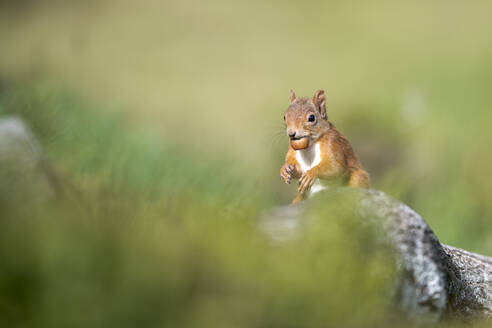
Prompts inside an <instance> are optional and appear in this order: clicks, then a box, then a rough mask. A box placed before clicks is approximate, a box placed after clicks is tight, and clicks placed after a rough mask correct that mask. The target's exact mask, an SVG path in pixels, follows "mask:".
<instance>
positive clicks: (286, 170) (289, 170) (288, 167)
mask: <svg viewBox="0 0 492 328" xmlns="http://www.w3.org/2000/svg"><path fill="white" fill-rule="evenodd" d="M293 173H294V165H292V164H287V163H285V164H284V165H283V166H282V168H281V169H280V177H281V178H282V180H284V182H285V183H286V184H290V180H291V179H292V174H293Z"/></svg>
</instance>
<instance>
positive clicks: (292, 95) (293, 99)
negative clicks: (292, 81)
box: [290, 89, 296, 104]
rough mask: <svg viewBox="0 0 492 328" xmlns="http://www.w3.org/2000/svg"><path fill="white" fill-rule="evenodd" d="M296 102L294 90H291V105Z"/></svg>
mask: <svg viewBox="0 0 492 328" xmlns="http://www.w3.org/2000/svg"><path fill="white" fill-rule="evenodd" d="M295 100H296V94H295V93H294V90H292V89H290V103H291V104H292V103H293V102H294V101H295Z"/></svg>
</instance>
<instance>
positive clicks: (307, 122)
mask: <svg viewBox="0 0 492 328" xmlns="http://www.w3.org/2000/svg"><path fill="white" fill-rule="evenodd" d="M284 120H285V125H286V130H287V136H288V137H289V138H290V145H291V146H292V148H294V149H295V150H300V149H305V148H308V147H309V146H311V145H313V144H314V143H315V142H316V141H317V140H318V139H319V138H320V137H321V136H322V135H323V132H325V131H326V130H327V129H329V127H330V124H329V122H328V117H327V115H326V98H325V92H324V91H323V90H318V91H316V92H315V93H314V96H313V98H312V99H310V98H296V95H295V93H294V91H292V90H290V106H289V108H287V111H286V112H285V115H284Z"/></svg>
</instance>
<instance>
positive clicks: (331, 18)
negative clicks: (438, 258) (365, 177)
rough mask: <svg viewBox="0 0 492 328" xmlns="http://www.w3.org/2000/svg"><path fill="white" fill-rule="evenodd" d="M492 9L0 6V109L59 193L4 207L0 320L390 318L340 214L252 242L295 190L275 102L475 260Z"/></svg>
mask: <svg viewBox="0 0 492 328" xmlns="http://www.w3.org/2000/svg"><path fill="white" fill-rule="evenodd" d="M491 7H492V6H491V5H490V4H489V3H487V2H482V1H476V2H463V3H449V2H448V3H444V2H442V1H437V0H436V1H425V2H423V1H422V2H394V1H377V2H371V3H369V2H363V1H355V2H340V1H302V2H301V1H298V2H283V1H256V0H253V1H224V0H212V1H198V0H190V1H173V2H169V1H150V0H149V1H139V2H137V1H125V0H106V1H83V2H77V1H55V0H45V1H12V2H9V1H2V2H0V45H1V47H2V51H0V114H1V115H2V116H3V115H9V114H17V115H20V116H21V117H22V118H24V119H25V120H26V122H27V123H28V124H29V126H30V127H31V128H32V129H33V131H34V132H35V134H36V135H37V136H38V138H39V139H40V142H41V144H42V146H43V149H44V151H45V154H46V157H47V159H48V161H49V162H50V163H52V165H53V166H54V167H55V169H56V170H57V171H58V172H60V174H61V176H62V180H63V183H66V184H69V185H70V186H71V187H67V188H68V189H69V190H68V191H67V193H68V194H69V197H68V199H66V200H64V201H63V202H60V201H56V200H54V201H53V202H52V203H50V204H48V205H46V206H42V207H41V208H38V207H35V208H28V209H26V208H24V207H25V206H27V205H26V204H19V205H16V206H13V207H14V209H15V208H16V207H19V208H22V212H16V211H15V210H14V211H11V207H12V205H13V204H1V205H0V206H2V212H1V217H2V222H1V224H2V225H4V226H3V227H2V229H0V243H1V250H0V270H1V271H0V309H1V311H2V315H1V317H2V319H1V320H4V321H3V322H4V323H5V324H4V325H8V326H15V325H17V326H50V327H52V326H71V325H79V326H84V327H87V326H104V327H107V326H112V325H114V326H135V325H137V324H138V325H143V326H180V327H186V326H210V327H221V326H224V327H225V326H228V327H229V326H244V327H255V326H257V327H260V326H261V327H263V326H281V327H284V326H326V325H327V323H330V324H329V325H333V326H341V325H343V324H345V325H348V326H350V325H352V326H361V325H364V324H365V325H366V326H369V325H378V324H384V323H385V322H388V320H391V315H390V314H388V313H387V312H386V309H387V307H385V306H383V303H385V302H387V301H388V300H387V299H385V298H384V297H382V295H383V294H384V292H385V291H387V290H386V289H385V288H389V286H387V285H386V284H384V281H385V280H386V279H387V278H389V277H390V276H391V275H392V270H391V268H390V267H388V265H387V263H388V262H387V258H386V257H385V256H384V255H385V253H384V252H383V253H381V251H380V250H379V249H378V247H376V246H374V247H372V246H371V245H370V240H371V238H370V235H369V237H368V236H367V233H369V234H370V232H366V231H359V228H358V227H357V221H356V220H355V219H354V218H353V215H352V214H351V213H349V212H346V211H344V210H343V209H340V208H339V207H338V206H335V207H333V206H328V205H326V207H323V206H321V208H318V207H314V209H313V211H312V218H311V220H307V222H308V223H306V226H305V227H303V229H304V230H303V234H302V237H300V238H299V239H296V240H292V241H288V242H285V243H281V244H272V243H271V241H269V240H268V238H267V237H266V236H265V235H264V234H263V233H262V232H260V231H259V230H258V228H257V226H258V218H259V217H260V216H261V213H263V211H265V210H267V209H268V208H270V207H272V206H275V205H278V204H286V203H288V202H289V201H290V199H291V198H292V197H293V194H294V190H295V187H294V186H286V185H284V184H282V183H281V182H280V178H279V177H278V169H279V167H280V165H281V163H282V160H283V156H284V152H285V146H286V140H285V134H284V132H283V126H282V124H283V123H282V111H283V110H284V109H285V108H286V106H287V105H288V90H289V88H293V89H295V90H296V93H297V94H298V95H300V96H310V95H312V94H313V93H314V91H315V90H316V89H319V88H323V89H325V91H326V93H327V106H328V115H329V118H330V119H331V120H332V121H333V122H334V124H335V125H336V126H337V127H338V128H339V129H340V130H341V131H342V132H343V133H344V134H345V135H346V136H347V137H348V139H349V140H350V141H351V142H352V144H353V145H354V147H355V150H356V153H357V154H358V155H359V157H360V158H361V160H362V163H363V164H364V165H365V166H366V168H367V169H368V171H369V172H370V173H371V174H372V179H373V185H374V187H375V188H378V189H381V190H384V191H386V192H387V193H389V194H392V195H394V196H395V197H397V198H398V199H400V200H402V201H403V202H406V203H408V204H409V205H411V206H412V207H413V208H414V209H415V210H416V211H417V212H419V213H420V214H422V216H423V217H424V218H425V219H426V220H427V221H428V222H429V224H430V225H431V227H432V228H433V229H434V231H435V232H436V234H437V236H438V237H439V238H440V240H441V241H442V242H445V243H448V244H451V245H454V246H457V247H461V248H465V249H468V250H471V251H477V252H480V253H484V254H488V255H490V254H492V230H491V229H490V218H491V217H492V205H491V204H492V195H491V194H490V193H489V189H491V187H492V177H491V174H490V173H489V166H490V165H489V163H491V160H492V150H490V147H489V145H490V144H491V142H492V132H491V130H490V128H489V127H488V125H489V123H488V119H489V118H492V115H491V114H490V111H489V108H490V107H491V104H492V94H491V93H490V90H489V89H490V88H489V86H490V83H491V80H492V56H491V53H492V39H491V38H490V32H492V21H491V20H490V17H489V16H490V15H489V13H490V10H491V9H492V8H491ZM0 118H1V116H0ZM327 203H330V202H329V201H328V200H327ZM36 206H37V205H36ZM7 208H8V210H7ZM321 218H322V219H321ZM352 232H353V233H352ZM367 243H368V245H366V244H367ZM342 272H343V274H341V273H342ZM348 313H350V314H348ZM3 322H2V323H3Z"/></svg>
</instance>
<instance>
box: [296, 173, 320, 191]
mask: <svg viewBox="0 0 492 328" xmlns="http://www.w3.org/2000/svg"><path fill="white" fill-rule="evenodd" d="M317 178H318V174H317V172H316V170H314V169H311V170H309V171H307V172H305V173H304V174H303V175H302V176H301V178H300V179H299V188H297V191H298V192H299V193H300V194H303V193H304V192H305V191H308V190H309V188H311V186H312V185H313V184H314V181H316V179H317Z"/></svg>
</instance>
